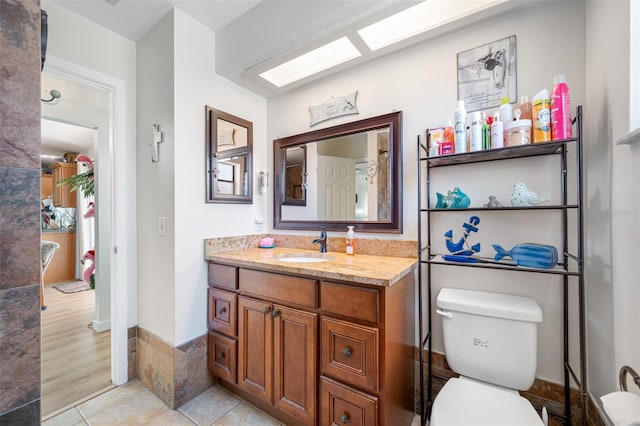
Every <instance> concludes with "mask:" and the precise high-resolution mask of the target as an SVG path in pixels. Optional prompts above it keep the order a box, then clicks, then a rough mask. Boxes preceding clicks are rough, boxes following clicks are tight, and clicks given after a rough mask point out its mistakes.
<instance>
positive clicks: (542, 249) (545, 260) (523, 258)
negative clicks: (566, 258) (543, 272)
mask: <svg viewBox="0 0 640 426" xmlns="http://www.w3.org/2000/svg"><path fill="white" fill-rule="evenodd" d="M492 247H493V248H494V250H495V251H496V255H495V256H494V258H493V259H494V260H496V261H498V260H501V259H502V258H504V257H510V258H511V259H513V261H514V262H515V263H516V265H518V266H526V267H528V268H541V269H551V268H553V267H554V266H556V265H557V264H558V250H556V248H555V247H554V246H549V245H544V244H535V243H523V244H517V245H516V246H515V247H513V248H512V249H511V250H509V251H507V250H505V249H503V248H502V247H501V246H499V245H498V244H493V245H492Z"/></svg>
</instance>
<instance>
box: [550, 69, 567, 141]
mask: <svg viewBox="0 0 640 426" xmlns="http://www.w3.org/2000/svg"><path fill="white" fill-rule="evenodd" d="M571 137H572V131H571V97H570V96H569V86H567V83H565V77H564V74H558V75H556V76H555V77H553V89H552V90H551V140H554V141H557V140H560V139H571Z"/></svg>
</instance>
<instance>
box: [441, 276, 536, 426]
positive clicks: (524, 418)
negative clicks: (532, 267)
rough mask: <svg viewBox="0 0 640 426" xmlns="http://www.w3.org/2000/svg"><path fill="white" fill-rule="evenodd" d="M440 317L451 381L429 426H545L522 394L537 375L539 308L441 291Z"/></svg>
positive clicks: (499, 297) (495, 296)
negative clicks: (451, 373) (453, 373)
mask: <svg viewBox="0 0 640 426" xmlns="http://www.w3.org/2000/svg"><path fill="white" fill-rule="evenodd" d="M437 305H438V308H439V309H438V310H437V312H438V313H439V314H440V315H442V329H443V334H444V349H445V353H446V357H447V362H448V363H449V366H450V367H451V369H452V370H453V371H455V372H456V373H458V374H460V377H459V378H451V379H449V380H448V381H447V383H446V384H445V385H444V387H443V388H442V389H441V390H440V392H439V393H438V396H437V397H436V399H435V401H434V403H433V407H432V409H431V418H430V420H429V424H430V426H449V425H465V426H467V425H492V426H495V425H505V426H506V425H508V426H528V425H531V426H534V425H535V426H541V425H543V424H544V423H543V421H542V420H541V418H540V416H539V415H538V413H537V412H536V410H535V408H533V406H532V405H531V404H530V403H529V401H528V400H526V399H525V398H523V397H521V396H520V394H519V393H518V390H527V389H529V388H530V387H531V385H532V384H533V381H534V380H535V373H536V349H537V331H536V328H537V323H539V322H541V321H542V310H541V309H540V306H539V305H538V303H537V302H536V301H535V300H533V299H531V298H528V297H521V296H512V295H508V294H499V293H487V292H482V291H472V290H459V289H451V288H443V289H442V290H440V293H439V294H438V299H437Z"/></svg>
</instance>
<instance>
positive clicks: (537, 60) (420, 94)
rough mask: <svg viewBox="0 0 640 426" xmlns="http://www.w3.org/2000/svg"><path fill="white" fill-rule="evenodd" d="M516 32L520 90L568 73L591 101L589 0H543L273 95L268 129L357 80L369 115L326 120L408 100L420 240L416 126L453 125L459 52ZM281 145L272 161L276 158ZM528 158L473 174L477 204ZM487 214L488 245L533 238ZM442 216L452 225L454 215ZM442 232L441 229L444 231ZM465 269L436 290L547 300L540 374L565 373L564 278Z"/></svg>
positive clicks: (504, 195) (537, 221)
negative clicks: (477, 177) (478, 177)
mask: <svg viewBox="0 0 640 426" xmlns="http://www.w3.org/2000/svg"><path fill="white" fill-rule="evenodd" d="M543 27H544V28H561V29H562V31H561V32H562V36H563V39H562V48H560V47H558V48H553V46H556V45H557V43H558V41H557V40H556V38H554V36H553V35H551V34H552V33H550V32H548V31H542V30H541V28H543ZM513 34H515V35H516V37H517V40H516V43H517V70H518V71H517V78H518V81H517V86H518V95H525V94H528V95H529V97H530V98H531V97H532V96H533V95H534V94H535V93H536V92H537V91H538V90H540V89H542V88H547V89H551V86H552V84H553V76H554V75H555V74H559V73H564V74H565V75H566V77H567V83H568V84H569V87H570V89H571V96H572V105H573V106H576V105H581V104H584V102H585V98H586V95H585V80H586V73H585V41H584V36H585V9H584V4H583V3H581V2H543V3H541V4H537V5H536V6H535V7H528V8H526V9H523V10H519V11H516V12H513V13H511V14H509V15H506V16H502V17H498V18H493V19H488V20H485V21H483V22H482V23H481V24H477V25H473V26H467V27H465V28H464V29H461V30H459V31H456V32H455V33H451V34H447V35H444V36H442V37H439V38H437V39H434V40H431V41H427V42H424V43H422V44H420V45H418V46H415V47H413V48H410V49H407V50H405V51H402V52H399V53H397V54H394V55H392V56H389V57H386V58H383V59H380V60H377V61H373V62H370V63H368V64H364V65H362V66H358V67H356V68H353V69H351V70H349V71H345V72H342V73H340V74H339V75H336V76H332V77H328V78H326V79H323V80H321V81H319V82H317V83H315V84H312V85H310V86H308V87H304V88H300V89H296V90H295V91H292V92H290V93H287V94H283V95H281V96H278V97H275V98H271V99H269V103H268V139H269V140H272V139H274V138H277V137H284V136H288V135H291V134H297V133H302V132H305V131H308V130H309V127H308V123H309V116H308V107H309V106H310V105H315V104H318V103H321V102H323V101H325V100H326V99H328V98H330V97H331V96H342V95H344V94H345V93H350V92H352V91H354V90H358V109H359V111H360V114H359V116H355V117H354V116H349V117H342V118H337V119H333V120H330V121H328V122H326V123H322V126H324V127H328V126H333V125H337V124H341V123H344V122H348V121H353V120H355V119H359V118H366V117H371V116H375V115H379V114H384V113H389V112H391V111H393V110H402V111H403V122H404V123H403V135H404V138H403V167H402V170H403V193H404V200H403V203H404V217H403V222H404V233H403V234H402V235H401V236H400V238H402V239H405V240H416V239H417V182H416V180H417V171H416V163H417V149H416V135H418V134H422V133H423V132H424V129H426V128H430V127H436V126H442V125H445V124H446V123H447V121H448V119H449V118H451V117H452V115H453V112H454V110H455V108H456V97H457V86H456V85H457V81H456V53H457V52H461V51H464V50H467V49H470V48H473V47H476V46H479V45H481V44H484V43H487V42H491V41H494V40H498V39H501V38H504V37H508V36H510V35H513ZM314 129H315V127H314ZM271 155H272V154H270V161H271V160H272V159H271ZM532 161H533V160H532ZM520 165H521V164H519V163H513V164H512V165H511V166H509V165H502V164H500V165H496V166H495V175H494V176H495V177H492V178H491V179H490V181H491V182H492V183H491V184H486V183H484V182H483V183H482V184H473V183H470V184H466V185H468V186H467V187H463V189H468V191H469V192H470V195H471V199H472V201H473V200H474V199H475V200H476V203H477V204H482V203H484V202H486V200H484V199H483V200H482V201H478V197H479V196H480V194H485V195H482V197H483V198H485V197H486V191H487V186H488V187H490V188H494V187H495V191H496V192H498V193H497V194H496V195H498V199H500V200H501V201H503V202H506V203H508V199H509V195H510V192H511V188H512V186H511V185H512V183H515V182H512V183H511V185H509V186H508V187H502V186H500V184H501V182H500V179H499V176H501V175H502V174H503V173H507V172H509V171H510V172H511V173H512V172H513V170H514V169H516V170H518V169H519V168H520ZM492 167H493V166H492ZM540 167H545V170H549V172H548V173H549V176H552V177H553V178H557V176H558V172H557V170H558V169H557V168H554V169H552V168H551V167H553V165H552V164H549V162H548V161H542V164H541V166H540ZM525 169H526V167H523V168H522V170H523V176H522V177H523V179H526V178H527V177H528V178H529V181H530V182H538V181H540V179H539V178H538V176H536V173H537V174H539V173H540V170H539V169H536V171H535V172H533V173H532V174H530V175H526V174H524V170H525ZM477 170H478V169H476V168H473V167H472V168H469V169H468V170H467V171H465V172H464V173H466V174H467V176H466V177H464V178H463V177H459V178H458V177H455V176H454V177H450V178H449V180H447V181H444V182H443V183H442V187H441V188H440V189H442V190H444V189H446V187H447V186H448V187H449V188H452V187H453V186H455V185H456V184H458V180H459V181H463V182H470V180H473V177H474V172H475V171H477ZM552 170H553V171H552ZM485 173H486V172H485ZM491 173H493V172H491ZM491 173H490V174H489V176H491ZM483 176H484V175H483ZM549 176H545V179H543V182H542V183H540V186H541V187H545V189H546V190H548V191H550V190H552V189H553V188H552V187H553V185H552V184H550V183H549V184H548V183H546V182H547V180H548V179H551V177H549ZM511 179H513V178H511ZM525 182H526V180H525ZM492 185H493V186H492ZM547 186H548V189H547V188H546V187H547ZM270 208H271V206H270ZM484 217H485V216H484V215H483V218H484ZM486 218H487V220H485V221H484V222H483V223H482V224H481V225H480V227H481V233H484V236H483V237H481V238H482V243H483V248H486V249H488V251H487V252H486V253H483V254H485V255H489V253H490V251H491V247H490V243H491V242H497V241H496V240H498V241H500V239H502V240H505V241H503V243H504V245H505V246H509V244H510V243H516V242H523V241H509V237H508V236H509V232H508V231H504V230H502V229H501V228H500V227H499V226H498V225H496V224H495V223H494V224H492V223H491V217H490V216H487V217H486ZM494 219H495V216H494ZM463 220H468V215H467V217H464V215H463V216H462V217H460V218H459V220H458V221H457V222H455V221H453V222H452V223H456V225H453V224H452V225H451V226H455V227H459V226H460V225H461V221H463ZM523 220H524V219H523ZM526 220H527V221H530V222H528V223H527V226H528V227H529V229H530V235H531V238H536V239H537V240H538V241H540V242H549V243H555V242H557V239H558V236H557V232H555V231H554V230H553V229H551V228H550V227H548V225H547V222H548V221H547V220H546V219H545V217H535V216H534V217H531V218H530V217H527V218H526ZM556 223H557V222H556ZM442 226H443V227H445V226H446V224H443V225H442ZM483 226H484V227H483ZM456 229H457V228H456ZM345 231H346V230H345ZM345 233H346V232H345ZM314 235H315V233H314ZM359 235H360V236H361V237H362V236H365V237H376V238H397V236H396V235H391V236H382V237H381V236H379V235H373V234H369V235H367V234H364V233H359ZM334 236H335V235H334ZM492 238H495V240H492ZM435 239H437V237H434V240H435ZM509 248H510V247H509ZM463 269H465V268H457V269H455V270H454V269H448V270H447V271H446V272H444V271H443V272H442V273H441V275H440V276H439V277H434V281H435V282H437V284H436V285H435V290H434V294H436V293H437V291H438V289H439V287H440V286H442V283H443V282H444V283H448V284H449V285H451V286H454V287H466V288H476V289H485V290H489V291H501V292H505V293H513V294H522V295H527V296H531V297H534V298H535V299H536V300H537V301H538V302H539V303H540V304H541V305H542V307H543V315H544V318H545V320H544V322H543V324H542V325H541V326H540V332H539V337H540V341H541V344H540V346H539V350H538V376H539V377H542V378H546V379H550V380H553V381H556V382H561V381H562V374H563V373H562V371H563V369H562V355H561V354H562V352H561V351H562V343H561V342H562V335H561V329H562V322H561V318H562V316H561V314H562V309H561V306H562V298H561V285H560V279H559V278H554V277H550V276H546V275H545V276H542V275H536V274H520V273H507V274H501V275H500V277H496V274H495V273H486V274H485V273H475V274H471V273H470V272H469V270H466V271H463ZM445 285H446V284H445ZM572 317H575V310H574V311H572ZM436 321H437V322H436V323H435V327H436V331H435V335H434V345H435V349H436V350H438V351H442V350H443V348H442V339H441V335H440V334H439V331H438V329H439V327H440V325H439V320H436ZM574 331H575V329H574ZM576 339H577V334H576V333H572V342H574V343H575V341H576ZM574 347H575V346H574ZM572 361H573V364H574V368H578V367H579V365H578V363H577V357H576V353H575V352H574V354H573V356H572Z"/></svg>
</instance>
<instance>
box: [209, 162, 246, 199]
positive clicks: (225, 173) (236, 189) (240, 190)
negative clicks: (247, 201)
mask: <svg viewBox="0 0 640 426" xmlns="http://www.w3.org/2000/svg"><path fill="white" fill-rule="evenodd" d="M217 163H218V175H217V179H216V181H217V183H218V185H217V188H216V192H217V194H218V195H245V196H246V195H248V192H249V187H248V184H249V182H248V179H247V156H246V155H239V156H233V157H229V158H221V159H219V160H218V162H217Z"/></svg>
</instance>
